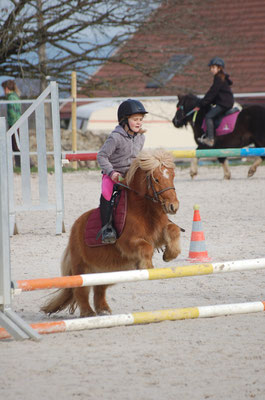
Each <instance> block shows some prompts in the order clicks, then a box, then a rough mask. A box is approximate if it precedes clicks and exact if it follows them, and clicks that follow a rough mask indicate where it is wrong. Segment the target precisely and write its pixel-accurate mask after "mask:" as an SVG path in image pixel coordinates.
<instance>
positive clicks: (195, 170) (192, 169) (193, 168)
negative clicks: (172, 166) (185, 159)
mask: <svg viewBox="0 0 265 400" xmlns="http://www.w3.org/2000/svg"><path fill="white" fill-rule="evenodd" d="M196 175H198V158H193V159H192V160H191V163H190V176H191V178H194V176H196Z"/></svg>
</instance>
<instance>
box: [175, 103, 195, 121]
mask: <svg viewBox="0 0 265 400" xmlns="http://www.w3.org/2000/svg"><path fill="white" fill-rule="evenodd" d="M179 108H180V109H181V110H184V107H183V106H180V107H179ZM192 114H194V116H193V119H192V122H195V119H196V117H197V111H196V110H195V108H193V109H192V110H190V111H189V112H187V113H186V114H185V115H184V117H181V118H180V120H179V121H183V120H184V119H185V118H187V117H189V116H190V115H192Z"/></svg>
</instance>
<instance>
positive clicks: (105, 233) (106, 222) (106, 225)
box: [100, 195, 117, 243]
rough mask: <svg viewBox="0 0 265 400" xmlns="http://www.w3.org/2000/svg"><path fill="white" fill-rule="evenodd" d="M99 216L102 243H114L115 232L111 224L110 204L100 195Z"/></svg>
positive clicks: (115, 238)
mask: <svg viewBox="0 0 265 400" xmlns="http://www.w3.org/2000/svg"><path fill="white" fill-rule="evenodd" d="M100 216H101V223H102V239H101V240H102V243H115V242H116V240H117V233H116V231H115V229H114V228H113V226H112V205H111V201H107V200H106V199H105V198H104V197H103V196H102V195H101V197H100Z"/></svg>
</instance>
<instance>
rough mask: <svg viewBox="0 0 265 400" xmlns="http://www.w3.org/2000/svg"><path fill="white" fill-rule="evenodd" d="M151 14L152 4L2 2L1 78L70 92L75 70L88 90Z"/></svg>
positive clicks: (120, 0)
mask: <svg viewBox="0 0 265 400" xmlns="http://www.w3.org/2000/svg"><path fill="white" fill-rule="evenodd" d="M151 3H152V7H153V8H154V7H155V6H156V5H157V4H158V3H160V2H159V1H158V0H157V1H152V2H151ZM151 11H152V10H151V8H150V1H148V0H1V4H0V75H12V76H13V77H25V78H31V79H32V78H35V79H36V78H37V79H40V80H41V81H42V83H43V84H44V83H45V80H46V77H47V76H51V77H52V78H53V79H56V80H57V81H58V82H60V85H61V87H62V88H69V82H70V79H71V74H70V72H71V71H73V70H75V71H77V72H78V79H79V83H80V84H82V86H83V87H84V85H85V82H86V81H87V80H88V79H89V77H90V76H91V73H92V72H93V71H95V68H96V67H98V66H100V65H101V64H102V63H103V62H104V61H106V60H107V59H108V58H109V56H110V54H112V53H113V52H114V50H115V49H117V48H118V47H119V46H120V45H121V44H122V43H124V41H125V40H126V39H127V38H128V37H129V35H130V34H131V33H132V32H134V31H135V30H136V29H137V28H138V27H139V26H140V25H141V24H142V23H143V21H144V20H145V19H146V17H147V16H148V14H149V13H150V12H151ZM43 84H42V87H43Z"/></svg>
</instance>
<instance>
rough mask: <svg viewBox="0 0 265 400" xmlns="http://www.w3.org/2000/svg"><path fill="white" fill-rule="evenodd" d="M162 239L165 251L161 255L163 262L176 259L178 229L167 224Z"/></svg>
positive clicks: (178, 246) (178, 248)
mask: <svg viewBox="0 0 265 400" xmlns="http://www.w3.org/2000/svg"><path fill="white" fill-rule="evenodd" d="M164 239H165V242H166V249H165V251H164V254H163V260H164V261H167V262H168V261H171V260H174V258H176V257H177V256H178V255H179V254H180V252H181V248H180V228H179V227H178V226H177V225H175V224H173V222H169V223H168V225H167V226H166V228H165V230H164Z"/></svg>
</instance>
